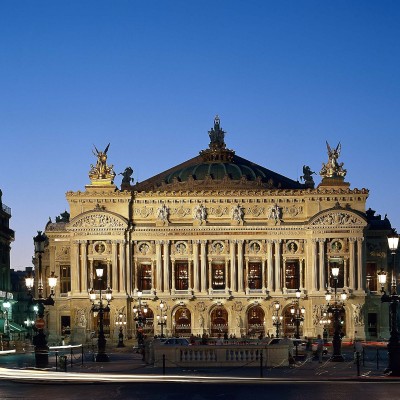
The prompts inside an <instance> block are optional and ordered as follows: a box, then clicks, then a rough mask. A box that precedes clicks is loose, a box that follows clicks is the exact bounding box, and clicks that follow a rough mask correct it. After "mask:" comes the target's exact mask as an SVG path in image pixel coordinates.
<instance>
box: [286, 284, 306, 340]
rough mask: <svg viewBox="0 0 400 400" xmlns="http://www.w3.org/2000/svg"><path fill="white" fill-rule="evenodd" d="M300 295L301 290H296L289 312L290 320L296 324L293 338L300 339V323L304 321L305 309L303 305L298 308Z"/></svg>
mask: <svg viewBox="0 0 400 400" xmlns="http://www.w3.org/2000/svg"><path fill="white" fill-rule="evenodd" d="M300 296H301V291H300V289H297V290H296V302H295V303H293V304H292V307H291V308H290V313H291V314H292V321H293V322H294V323H295V326H296V333H295V338H296V339H300V324H301V322H303V321H304V314H305V312H306V309H305V308H304V307H301V308H300Z"/></svg>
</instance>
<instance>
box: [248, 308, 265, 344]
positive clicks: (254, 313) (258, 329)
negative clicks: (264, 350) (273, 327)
mask: <svg viewBox="0 0 400 400" xmlns="http://www.w3.org/2000/svg"><path fill="white" fill-rule="evenodd" d="M264 317H265V313H264V310H263V309H262V308H261V306H254V307H251V308H249V309H248V311H247V335H248V336H249V337H253V338H256V337H259V336H260V335H261V336H262V337H264V335H265V325H264Z"/></svg>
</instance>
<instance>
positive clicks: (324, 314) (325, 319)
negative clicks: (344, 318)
mask: <svg viewBox="0 0 400 400" xmlns="http://www.w3.org/2000/svg"><path fill="white" fill-rule="evenodd" d="M327 296H328V297H329V300H328V301H330V298H331V295H330V294H327ZM330 323H331V320H330V318H329V315H328V313H327V312H326V311H322V315H321V319H320V320H319V324H320V325H321V326H322V337H323V338H324V343H325V344H326V342H327V340H328V330H327V328H326V326H327V325H329V324H330Z"/></svg>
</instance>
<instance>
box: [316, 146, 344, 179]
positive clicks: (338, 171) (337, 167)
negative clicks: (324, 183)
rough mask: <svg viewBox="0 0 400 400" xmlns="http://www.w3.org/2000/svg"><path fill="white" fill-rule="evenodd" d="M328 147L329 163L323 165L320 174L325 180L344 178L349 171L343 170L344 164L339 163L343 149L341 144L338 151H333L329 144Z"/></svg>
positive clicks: (337, 147) (337, 148)
mask: <svg viewBox="0 0 400 400" xmlns="http://www.w3.org/2000/svg"><path fill="white" fill-rule="evenodd" d="M326 147H327V149H328V162H327V163H326V164H324V163H322V169H321V171H320V173H319V174H320V175H321V176H322V177H323V178H338V177H341V178H344V177H345V176H346V173H347V171H346V170H345V169H344V168H343V163H338V161H337V160H338V158H339V156H340V152H341V149H342V146H341V144H340V142H339V144H338V145H337V146H336V149H332V148H331V147H330V146H329V143H328V142H326Z"/></svg>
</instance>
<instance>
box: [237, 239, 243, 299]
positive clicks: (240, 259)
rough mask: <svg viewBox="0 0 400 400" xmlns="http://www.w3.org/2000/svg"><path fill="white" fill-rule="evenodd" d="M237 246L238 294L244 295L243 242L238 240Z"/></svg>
mask: <svg viewBox="0 0 400 400" xmlns="http://www.w3.org/2000/svg"><path fill="white" fill-rule="evenodd" d="M237 245H238V292H239V293H243V240H238V241H237Z"/></svg>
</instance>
